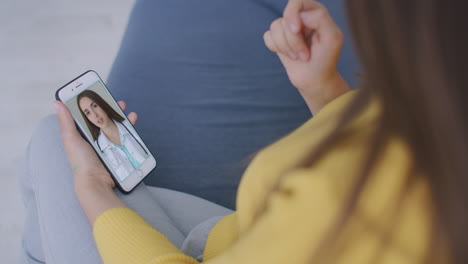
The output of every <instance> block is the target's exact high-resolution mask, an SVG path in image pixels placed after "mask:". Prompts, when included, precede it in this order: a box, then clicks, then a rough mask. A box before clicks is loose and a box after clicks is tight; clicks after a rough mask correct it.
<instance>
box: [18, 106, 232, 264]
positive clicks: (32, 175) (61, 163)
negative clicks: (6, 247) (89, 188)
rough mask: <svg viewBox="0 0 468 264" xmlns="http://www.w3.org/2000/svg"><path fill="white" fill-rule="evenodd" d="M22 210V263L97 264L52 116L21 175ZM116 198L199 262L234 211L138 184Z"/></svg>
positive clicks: (39, 130)
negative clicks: (216, 228)
mask: <svg viewBox="0 0 468 264" xmlns="http://www.w3.org/2000/svg"><path fill="white" fill-rule="evenodd" d="M19 180H20V184H21V189H22V195H23V202H24V205H25V207H26V220H25V225H24V232H23V239H22V246H23V247H22V248H23V254H22V256H23V263H89V264H92V263H101V262H102V261H101V258H100V256H99V254H98V252H97V249H96V246H95V243H94V239H93V236H92V230H91V226H90V225H89V223H88V221H87V219H86V216H85V215H84V213H83V211H82V209H81V207H80V205H79V203H78V200H77V198H76V196H75V193H74V189H73V176H72V173H71V170H70V167H69V164H68V161H67V159H66V155H65V151H64V149H63V147H62V143H61V136H60V129H59V126H58V120H57V118H56V116H55V115H52V116H49V117H47V118H45V119H43V120H41V121H40V123H39V125H38V126H37V128H36V130H35V132H34V134H33V136H32V139H31V142H30V143H29V146H28V149H27V151H26V153H25V156H24V161H23V166H21V169H20V172H19ZM116 193H117V195H119V197H120V198H121V199H122V200H123V201H124V202H125V203H126V204H127V205H128V206H129V207H130V208H132V209H133V210H135V211H136V212H138V213H139V214H140V215H141V216H142V217H143V218H144V219H145V220H146V221H148V222H149V223H150V224H151V225H152V226H153V227H154V228H156V229H157V230H159V231H160V232H162V233H163V234H165V235H166V236H167V237H168V238H169V239H170V240H171V241H172V242H173V243H174V244H175V245H177V246H178V247H179V248H181V249H182V250H183V251H184V252H186V253H187V254H189V255H191V256H193V257H196V258H200V255H201V254H202V252H203V249H204V246H205V242H206V236H207V234H208V232H209V230H210V229H211V227H212V226H213V225H214V224H215V223H216V222H217V221H218V220H219V219H220V218H221V217H222V216H224V215H226V214H229V213H231V212H232V211H231V210H229V209H226V208H224V207H221V206H219V205H217V204H214V203H211V202H209V201H206V200H203V199H201V198H198V197H195V196H192V195H189V194H184V193H180V192H176V191H171V190H167V189H162V188H155V187H149V186H146V185H144V184H143V183H142V184H140V185H139V186H138V187H137V188H136V189H135V190H134V191H133V192H132V193H130V194H129V195H124V194H122V193H120V192H119V191H117V190H116Z"/></svg>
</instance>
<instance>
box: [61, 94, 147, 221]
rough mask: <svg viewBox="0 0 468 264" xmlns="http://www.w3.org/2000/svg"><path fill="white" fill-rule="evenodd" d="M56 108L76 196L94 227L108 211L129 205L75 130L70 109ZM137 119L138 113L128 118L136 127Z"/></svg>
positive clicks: (122, 103) (123, 107)
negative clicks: (119, 195) (99, 218)
mask: <svg viewBox="0 0 468 264" xmlns="http://www.w3.org/2000/svg"><path fill="white" fill-rule="evenodd" d="M54 106H55V109H56V111H57V115H58V119H59V122H60V129H61V131H62V142H63V145H64V147H65V151H66V152H67V156H68V160H69V161H70V165H71V167H72V170H73V175H74V180H75V193H76V196H77V198H78V200H79V202H80V205H81V208H82V209H83V211H84V213H85V214H86V217H87V218H88V221H89V223H90V224H91V225H94V223H95V221H96V219H97V218H98V217H99V216H100V215H101V214H102V213H104V212H105V211H107V210H109V209H111V208H122V207H126V205H125V204H124V203H123V202H122V201H121V200H120V199H119V197H117V195H116V194H115V193H114V191H113V190H112V189H113V188H114V187H115V183H114V181H113V180H112V178H111V176H110V175H109V172H108V171H107V170H106V169H105V168H104V165H102V163H101V161H100V160H99V158H98V156H97V154H96V152H94V150H93V148H92V147H91V146H90V145H89V144H88V142H86V141H85V140H84V139H83V138H82V137H81V135H80V134H79V133H78V131H77V130H76V126H75V122H74V121H73V117H72V115H71V113H70V111H69V110H68V108H67V107H66V106H65V105H64V104H63V103H62V102H60V101H55V102H54ZM119 106H120V108H122V110H125V102H123V101H120V102H119ZM137 118H138V116H137V114H136V113H133V112H132V113H130V114H129V115H128V119H129V120H130V123H132V124H133V125H134V124H135V122H136V120H137Z"/></svg>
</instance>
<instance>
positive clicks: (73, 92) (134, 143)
mask: <svg viewBox="0 0 468 264" xmlns="http://www.w3.org/2000/svg"><path fill="white" fill-rule="evenodd" d="M55 98H56V99H57V100H60V101H62V102H63V103H64V104H65V105H66V106H67V107H68V109H69V110H70V112H71V114H72V116H73V119H74V120H75V123H76V126H77V128H78V130H79V132H80V134H81V135H82V136H83V137H84V138H85V139H86V140H87V141H88V143H89V144H90V145H91V146H92V147H93V148H94V150H95V151H96V153H97V155H98V157H99V158H100V159H101V161H102V163H103V164H104V166H105V167H106V168H107V170H108V171H109V173H110V175H111V176H112V178H113V179H114V181H115V184H116V185H117V187H118V188H119V189H120V191H122V192H123V193H129V192H131V191H132V190H133V189H134V188H135V187H136V186H137V185H138V184H139V183H140V182H141V181H142V180H143V179H144V178H145V177H146V176H147V175H148V174H149V173H150V172H151V171H152V170H154V168H156V159H155V158H154V156H153V154H151V152H150V151H149V149H148V148H147V147H146V145H145V143H144V142H143V140H142V139H141V137H140V136H139V135H138V133H137V132H136V130H135V129H134V127H133V126H132V124H131V123H130V121H128V119H127V117H126V116H125V114H124V113H123V112H122V110H121V109H120V107H119V105H118V104H117V102H116V101H115V99H114V97H113V96H112V95H111V94H110V92H109V90H108V89H107V87H106V86H105V84H104V82H103V81H102V79H101V78H100V77H99V75H98V74H97V73H96V72H95V71H91V70H90V71H87V72H85V73H83V74H81V75H80V76H78V77H76V78H75V79H74V80H72V81H70V82H69V83H67V84H65V85H64V86H62V87H61V88H60V89H58V90H57V92H56V93H55Z"/></svg>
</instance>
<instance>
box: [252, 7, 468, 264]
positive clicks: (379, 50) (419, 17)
mask: <svg viewBox="0 0 468 264" xmlns="http://www.w3.org/2000/svg"><path fill="white" fill-rule="evenodd" d="M346 4H347V10H348V17H349V22H350V26H351V31H352V34H353V37H354V41H355V46H356V48H357V52H358V54H359V57H360V59H361V63H362V66H363V70H364V76H365V77H364V80H363V83H362V85H361V90H360V91H359V92H358V95H357V96H356V98H355V99H354V101H353V102H352V103H351V104H350V105H349V106H348V107H347V109H346V111H344V112H343V113H344V114H343V115H342V116H341V121H340V122H339V125H338V127H337V129H336V130H335V131H334V132H333V133H332V134H331V135H329V136H328V137H327V139H326V140H324V141H323V142H322V143H321V145H320V146H319V147H318V148H316V149H313V150H312V149H311V150H310V154H309V155H307V157H306V158H305V159H304V160H303V161H302V162H301V163H300V164H298V165H297V167H309V166H311V165H312V164H314V163H315V162H317V161H318V160H319V159H320V158H321V157H323V156H324V155H326V154H327V151H328V150H330V149H331V148H332V147H334V146H336V144H337V142H339V140H340V139H341V138H343V137H346V136H347V134H346V133H347V132H346V129H345V128H346V126H347V125H348V124H349V123H350V122H351V121H352V120H353V119H354V118H355V117H356V116H357V115H359V114H360V113H361V112H362V111H363V110H365V109H366V107H367V106H368V104H369V103H370V101H371V100H373V99H376V100H379V102H381V106H382V112H381V114H380V116H379V118H378V120H377V123H376V124H375V130H374V131H373V135H372V137H371V138H370V141H369V145H368V147H367V150H368V152H367V158H366V160H365V163H364V164H363V169H362V172H361V173H360V176H359V179H358V181H357V182H356V184H355V186H353V189H352V191H351V194H350V197H349V199H347V202H346V204H345V205H343V209H342V214H341V216H340V217H339V218H338V219H337V220H336V225H335V226H334V228H333V229H332V230H330V233H329V235H328V236H327V237H326V239H325V240H324V242H323V243H322V246H321V247H320V249H317V250H315V251H314V254H313V256H314V258H315V259H316V257H317V256H320V257H322V256H324V255H323V254H320V250H322V249H327V248H328V247H330V248H333V245H334V243H335V242H337V240H338V238H339V235H340V234H341V232H342V231H343V230H344V228H345V226H346V224H347V223H349V220H350V218H351V216H352V215H353V213H355V210H357V208H356V207H357V202H358V199H359V198H360V195H361V193H362V190H363V189H364V186H365V184H366V183H367V182H368V181H369V180H370V179H371V178H372V177H373V175H372V173H371V172H372V168H373V164H375V161H376V159H377V157H378V156H379V154H380V153H382V151H383V150H384V148H385V145H386V143H387V142H388V140H389V138H390V137H391V136H395V135H396V136H398V137H399V138H401V139H403V140H404V142H405V143H406V144H407V146H408V147H409V149H410V150H411V151H412V154H413V168H412V171H411V172H410V173H408V175H406V177H407V181H406V182H407V188H405V189H404V190H403V191H402V193H401V197H400V198H401V199H399V201H400V207H401V201H403V200H404V197H405V196H406V195H407V194H408V192H409V189H410V188H411V183H413V182H414V180H415V178H416V177H423V179H424V181H426V182H427V183H428V185H429V188H430V194H431V202H432V207H433V210H432V212H431V213H432V218H433V219H431V222H432V223H433V224H432V243H431V249H436V248H437V247H438V245H437V244H436V243H440V241H443V242H447V243H448V244H447V245H443V247H445V248H446V249H448V250H449V251H450V252H448V253H449V255H450V260H451V263H455V264H462V263H468V236H467V235H466V234H465V225H466V224H467V223H468V162H467V161H466V159H467V158H468V142H467V137H468V127H467V122H466V121H465V119H466V117H467V116H468V103H467V102H465V100H467V99H468V96H467V94H468V74H467V73H466V72H465V71H466V69H468V67H467V66H468V41H467V40H468V38H467V34H466V26H467V25H468V16H467V15H466V14H465V13H466V10H467V7H468V6H467V4H466V2H465V1H454V0H411V1H408V0H347V1H346ZM282 178H284V177H282ZM282 178H280V180H279V182H280V181H281V180H282ZM279 182H277V183H276V184H275V186H276V187H275V188H277V187H278V186H279ZM275 188H274V189H273V190H272V191H271V192H273V191H275ZM263 210H264V209H263ZM397 211H398V210H395V212H397ZM260 213H261V212H260ZM311 224H313V223H311ZM383 249H384V248H382V250H383ZM431 249H429V250H428V252H427V258H426V259H425V262H426V263H436V262H437V259H436V258H432V257H434V256H432V255H431V253H432V254H437V253H435V252H436V251H435V250H431ZM328 252H330V251H328ZM439 252H440V251H439ZM316 260H317V259H316ZM332 260H333V259H332V258H330V262H333V261H332ZM377 260H378V258H376V261H375V262H373V263H377V262H378V261H377ZM317 263H318V262H317ZM321 263H323V262H321ZM327 263H329V262H327Z"/></svg>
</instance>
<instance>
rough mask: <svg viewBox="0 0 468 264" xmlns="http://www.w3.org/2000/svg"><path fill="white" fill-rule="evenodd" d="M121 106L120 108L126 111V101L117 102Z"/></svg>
mask: <svg viewBox="0 0 468 264" xmlns="http://www.w3.org/2000/svg"><path fill="white" fill-rule="evenodd" d="M117 103H118V104H119V106H120V109H122V111H125V108H127V104H126V103H125V101H118V102H117Z"/></svg>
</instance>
